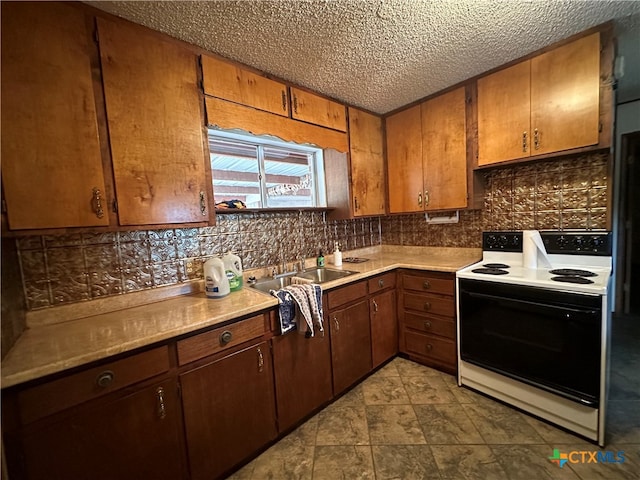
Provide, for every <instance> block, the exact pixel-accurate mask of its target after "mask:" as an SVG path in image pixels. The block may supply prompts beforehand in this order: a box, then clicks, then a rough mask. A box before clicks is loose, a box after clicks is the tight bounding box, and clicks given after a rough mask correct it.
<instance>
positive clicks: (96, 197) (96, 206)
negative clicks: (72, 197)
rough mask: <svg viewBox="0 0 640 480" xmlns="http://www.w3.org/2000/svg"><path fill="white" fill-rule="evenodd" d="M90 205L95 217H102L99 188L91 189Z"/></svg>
mask: <svg viewBox="0 0 640 480" xmlns="http://www.w3.org/2000/svg"><path fill="white" fill-rule="evenodd" d="M91 205H92V207H93V213H95V214H96V217H98V218H102V217H104V210H103V208H102V192H101V191H100V189H99V188H94V189H93V199H92V200H91Z"/></svg>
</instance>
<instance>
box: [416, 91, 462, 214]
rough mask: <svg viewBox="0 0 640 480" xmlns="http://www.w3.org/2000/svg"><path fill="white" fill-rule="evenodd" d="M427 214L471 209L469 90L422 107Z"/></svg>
mask: <svg viewBox="0 0 640 480" xmlns="http://www.w3.org/2000/svg"><path fill="white" fill-rule="evenodd" d="M420 108H421V114H422V155H423V175H424V195H423V204H424V209H425V210H427V211H428V210H446V209H456V208H465V207H466V206H467V142H466V121H465V115H466V113H465V112H466V105H465V88H464V87H460V88H457V89H456V90H452V91H450V92H448V93H445V94H443V95H439V96H437V97H434V98H432V99H430V100H427V101H426V102H424V103H422V104H421V106H420Z"/></svg>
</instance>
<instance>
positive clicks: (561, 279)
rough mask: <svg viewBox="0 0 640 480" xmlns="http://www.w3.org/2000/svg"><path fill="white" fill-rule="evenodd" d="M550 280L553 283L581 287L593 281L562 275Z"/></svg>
mask: <svg viewBox="0 0 640 480" xmlns="http://www.w3.org/2000/svg"><path fill="white" fill-rule="evenodd" d="M551 280H553V281H554V282H564V283H580V284H583V285H587V284H589V283H593V280H589V279H588V278H585V277H582V276H578V275H562V276H560V277H551Z"/></svg>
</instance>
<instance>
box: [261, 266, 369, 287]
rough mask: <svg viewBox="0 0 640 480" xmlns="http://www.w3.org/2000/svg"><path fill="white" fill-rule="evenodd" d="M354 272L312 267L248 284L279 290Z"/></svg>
mask: <svg viewBox="0 0 640 480" xmlns="http://www.w3.org/2000/svg"><path fill="white" fill-rule="evenodd" d="M354 273H358V272H352V271H349V270H332V269H330V268H312V269H309V270H304V271H302V272H300V273H296V274H293V275H283V276H281V277H277V278H264V279H261V280H258V281H257V282H256V283H254V284H252V285H250V286H251V287H252V288H255V289H256V290H260V291H261V292H264V293H269V292H270V291H271V290H280V289H281V288H284V287H286V286H288V285H291V284H294V283H326V282H330V281H332V280H337V279H339V278H344V277H348V276H349V275H353V274H354Z"/></svg>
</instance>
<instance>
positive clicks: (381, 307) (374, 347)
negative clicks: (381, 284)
mask: <svg viewBox="0 0 640 480" xmlns="http://www.w3.org/2000/svg"><path fill="white" fill-rule="evenodd" d="M369 315H370V318H371V360H372V367H373V368H376V367H377V366H378V365H381V364H382V363H384V362H386V361H387V360H389V359H390V358H391V357H393V356H394V355H396V354H397V353H398V317H397V315H396V291H395V289H393V290H388V291H386V292H384V293H379V294H377V295H374V296H373V297H371V298H370V299H369Z"/></svg>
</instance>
